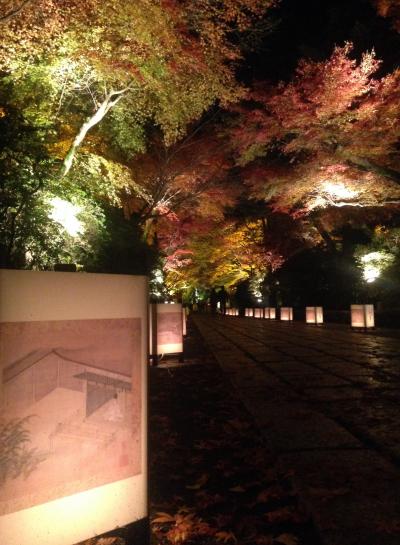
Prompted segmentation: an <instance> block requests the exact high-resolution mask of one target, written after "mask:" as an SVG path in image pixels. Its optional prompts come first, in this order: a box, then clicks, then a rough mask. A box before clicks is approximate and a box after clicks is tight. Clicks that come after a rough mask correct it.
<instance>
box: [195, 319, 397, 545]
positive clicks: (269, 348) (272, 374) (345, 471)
mask: <svg viewBox="0 0 400 545" xmlns="http://www.w3.org/2000/svg"><path fill="white" fill-rule="evenodd" d="M193 320H194V322H195V324H196V325H197V327H198V328H199V330H200V332H201V334H202V335H203V337H204V339H205V341H206V343H207V344H208V346H209V348H210V349H211V351H212V352H213V354H214V356H215V357H216V359H217V361H218V362H219V364H220V366H221V367H222V369H223V370H224V371H225V372H226V373H227V374H228V375H229V378H230V379H231V381H232V383H233V385H234V386H235V387H236V389H237V392H238V394H239V396H240V397H241V399H242V402H243V403H244V405H245V406H246V407H247V409H248V410H249V411H250V413H252V414H253V416H254V418H255V421H256V423H257V425H258V427H259V429H260V431H261V432H262V434H263V435H264V436H265V437H266V439H267V440H268V442H269V444H270V445H271V448H272V449H273V450H274V451H275V452H276V453H278V455H279V458H280V460H281V463H282V465H283V466H284V467H286V468H287V469H292V470H293V472H294V480H295V482H296V485H297V486H298V488H299V492H300V495H301V496H302V497H303V498H304V500H305V502H306V503H308V505H309V507H310V509H311V512H312V513H313V515H314V518H315V522H316V523H317V525H318V526H319V529H320V531H321V534H322V536H323V540H324V543H325V544H326V545H399V543H400V426H399V413H400V405H399V400H400V338H396V335H394V336H392V337H389V336H388V337H386V336H380V335H379V336H378V335H370V334H368V335H366V334H363V333H359V332H353V331H351V329H350V328H343V327H339V328H338V327H334V326H333V327H331V326H329V325H324V326H322V327H316V326H311V325H306V324H303V323H297V322H295V323H282V322H278V321H276V322H275V321H269V320H259V319H255V318H237V317H229V316H227V317H220V316H211V315H194V316H193ZM381 333H382V332H381ZM383 334H384V332H383Z"/></svg>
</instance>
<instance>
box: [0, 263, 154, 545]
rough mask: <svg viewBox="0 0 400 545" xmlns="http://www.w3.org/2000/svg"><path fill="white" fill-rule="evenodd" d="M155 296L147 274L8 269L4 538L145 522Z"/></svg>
mask: <svg viewBox="0 0 400 545" xmlns="http://www.w3.org/2000/svg"><path fill="white" fill-rule="evenodd" d="M147 298H148V293H147V279H146V278H145V277H144V276H126V275H109V274H87V273H85V274H80V273H68V272H39V271H13V270H2V271H0V355H1V356H0V358H1V359H0V372H1V374H0V410H1V415H2V420H3V422H2V424H3V434H4V433H5V434H6V435H8V436H9V438H10V439H12V438H13V440H14V446H15V449H14V453H13V457H12V458H7V457H3V458H2V461H1V464H2V467H1V470H2V474H3V476H5V478H3V479H2V482H0V535H1V542H2V543H4V544H7V545H54V544H57V545H71V544H73V543H78V542H80V541H82V540H85V539H88V538H91V537H94V536H95V535H99V534H102V533H105V532H108V531H111V530H114V529H115V528H117V527H120V526H124V525H127V524H129V523H132V522H134V521H137V523H138V524H139V525H140V521H142V522H144V521H145V519H146V517H147V473H146V465H147V462H146V457H147V448H146V443H147V430H146V405H147V402H146V398H147V382H146V376H147V308H148V305H147V300H148V299H147ZM4 426H5V427H4ZM0 448H1V445H0Z"/></svg>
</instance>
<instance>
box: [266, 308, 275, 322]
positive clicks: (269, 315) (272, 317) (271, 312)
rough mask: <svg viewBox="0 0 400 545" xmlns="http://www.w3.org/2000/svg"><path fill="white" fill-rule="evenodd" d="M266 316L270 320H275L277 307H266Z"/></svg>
mask: <svg viewBox="0 0 400 545" xmlns="http://www.w3.org/2000/svg"><path fill="white" fill-rule="evenodd" d="M264 316H265V318H268V319H269V320H275V319H276V309H275V307H265V309H264Z"/></svg>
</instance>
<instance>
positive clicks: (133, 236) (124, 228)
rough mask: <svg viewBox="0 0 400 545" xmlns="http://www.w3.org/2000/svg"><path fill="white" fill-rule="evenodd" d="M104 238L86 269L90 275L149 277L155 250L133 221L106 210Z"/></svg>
mask: <svg viewBox="0 0 400 545" xmlns="http://www.w3.org/2000/svg"><path fill="white" fill-rule="evenodd" d="M104 212H105V231H104V233H105V234H104V237H103V239H102V241H101V242H100V244H99V247H98V252H97V254H96V260H95V262H94V263H93V265H92V266H89V267H87V268H86V270H88V271H91V272H103V273H111V274H113V273H114V274H149V272H150V270H151V269H153V268H154V266H155V260H156V249H155V248H150V247H149V246H148V245H147V244H146V243H145V242H144V241H143V239H142V232H141V230H140V228H139V227H138V225H137V224H136V223H135V221H134V220H133V219H131V220H127V219H125V217H124V215H123V212H122V210H121V209H119V208H115V207H110V206H109V207H106V208H105V210H104Z"/></svg>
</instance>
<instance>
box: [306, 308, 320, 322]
mask: <svg viewBox="0 0 400 545" xmlns="http://www.w3.org/2000/svg"><path fill="white" fill-rule="evenodd" d="M323 322H324V312H323V309H322V307H306V323H307V324H322V323H323Z"/></svg>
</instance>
